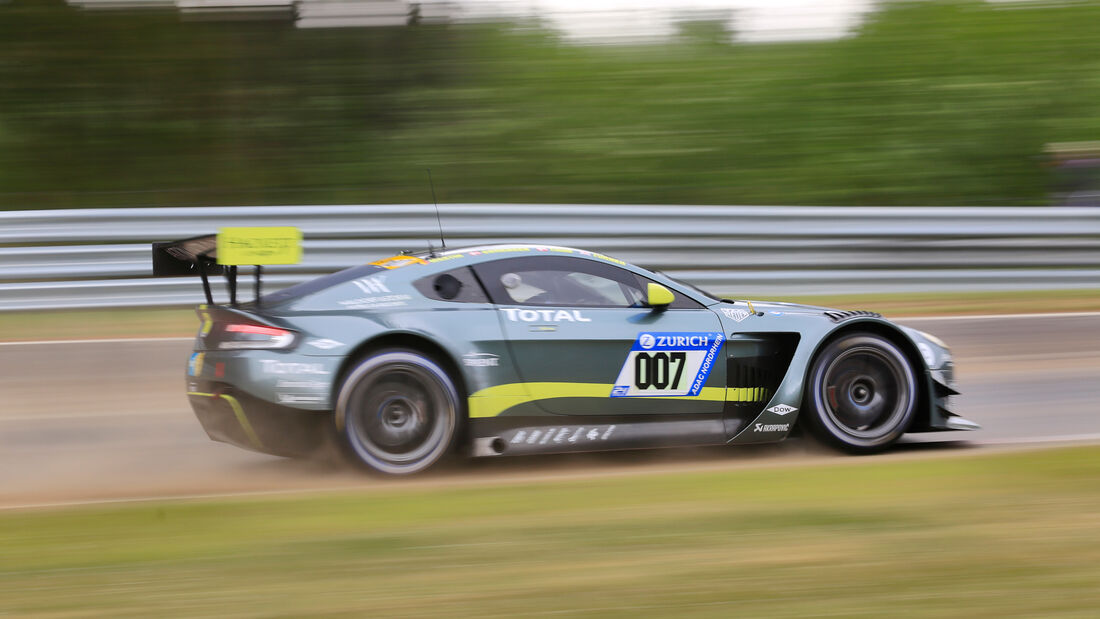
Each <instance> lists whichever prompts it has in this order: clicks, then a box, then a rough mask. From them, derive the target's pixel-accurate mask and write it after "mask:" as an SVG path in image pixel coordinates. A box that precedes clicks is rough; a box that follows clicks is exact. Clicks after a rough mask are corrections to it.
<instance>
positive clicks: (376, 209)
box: [0, 204, 1100, 310]
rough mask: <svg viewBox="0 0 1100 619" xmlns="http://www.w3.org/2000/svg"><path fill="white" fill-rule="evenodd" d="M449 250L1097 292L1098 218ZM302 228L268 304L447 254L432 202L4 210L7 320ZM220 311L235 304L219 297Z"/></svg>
mask: <svg viewBox="0 0 1100 619" xmlns="http://www.w3.org/2000/svg"><path fill="white" fill-rule="evenodd" d="M440 213H441V216H442V223H443V229H444V232H445V234H446V237H447V241H448V245H449V246H451V247H459V246H463V245H475V244H485V243H499V242H509V243H510V242H534V243H545V244H555V245H568V246H575V247H581V248H586V249H592V250H596V251H600V252H603V253H606V254H610V255H613V256H617V257H619V258H622V259H624V260H628V261H630V262H634V263H637V264H641V265H644V266H647V267H650V268H655V269H660V270H662V271H665V272H667V273H669V274H670V275H672V276H674V277H679V278H682V279H685V280H687V281H690V282H692V283H696V284H699V285H700V286H702V287H704V288H707V289H710V290H713V291H715V292H720V293H726V294H732V295H735V296H741V297H745V296H751V295H768V296H776V295H779V296H782V295H793V294H822V293H862V292H929V291H959V290H1021V289H1023V290H1043V289H1071V288H1100V209H1087V208H1035V209H1025V208H1000V207H995V208H986V207H960V208H943V207H932V208H925V207H889V208H876V207H748V206H633V205H573V204H568V205H566V204H557V205H555V204H538V205H507V204H448V205H443V206H441V207H440ZM256 225H264V226H297V227H298V228H300V229H301V230H302V232H303V234H304V237H305V241H304V244H303V246H304V259H303V262H302V264H299V265H290V266H285V267H275V266H273V267H268V268H267V269H265V272H267V273H269V275H267V276H266V277H265V286H266V290H269V291H270V290H275V289H278V288H280V287H282V286H286V285H290V284H293V283H296V282H299V281H304V280H306V279H310V278H312V277H315V276H317V275H320V274H323V273H329V272H332V271H335V270H338V269H341V268H344V267H347V266H350V265H353V264H361V263H363V262H366V261H368V260H372V259H375V258H378V257H384V256H388V255H392V254H395V253H397V252H399V251H401V250H405V249H421V248H426V247H427V246H428V243H429V242H431V243H433V244H435V245H436V246H437V247H438V245H439V237H438V234H439V232H438V227H437V224H436V218H435V210H434V207H433V206H432V205H430V204H414V205H356V206H286V207H206V208H156V209H81V210H55V211H12V212H0V310H16V309H45V308H77V307H121V306H149V305H165V306H168V305H190V304H194V303H197V302H199V300H200V299H201V292H200V290H199V286H198V283H197V282H196V281H192V280H191V279H188V278H182V279H157V280H154V279H152V278H151V266H150V264H151V262H150V244H151V243H152V242H153V241H165V240H174V239H180V238H186V237H189V236H197V235H200V234H209V233H211V232H215V231H217V229H218V228H220V227H223V226H256ZM223 299H224V298H223Z"/></svg>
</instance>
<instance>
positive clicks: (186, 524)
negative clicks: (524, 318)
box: [0, 447, 1100, 617]
mask: <svg viewBox="0 0 1100 619" xmlns="http://www.w3.org/2000/svg"><path fill="white" fill-rule="evenodd" d="M1098 456H1100V448H1096V447H1078V448H1067V449H1058V450H1044V451H1037V452H1024V453H1011V454H1003V453H1002V454H994V455H981V456H974V455H968V456H954V457H947V458H935V459H917V460H892V461H881V462H875V463H867V462H865V461H861V462H856V461H851V462H846V463H843V464H838V465H836V466H826V467H820V466H806V465H801V466H790V467H781V468H767V469H756V470H736V471H724V472H692V473H667V474H660V475H653V476H644V477H643V476H639V477H629V478H602V479H601V478H590V479H586V480H569V481H552V482H546V481H542V482H538V481H536V482H529V483H519V484H515V485H500V486H467V487H461V488H440V487H438V485H436V484H430V485H417V484H412V485H402V486H400V487H390V488H387V487H385V485H384V484H382V483H380V484H379V488H377V489H375V490H371V491H366V492H359V493H348V494H334V495H324V496H316V495H315V496H310V497H278V498H263V499H257V498H250V499H243V498H242V499H229V500H217V501H197V502H166V503H139V504H127V505H113V506H96V507H81V508H73V509H66V510H49V511H29V512H6V513H0V547H3V548H4V549H5V551H4V553H3V554H2V555H0V612H6V613H12V614H43V615H50V616H63V615H70V614H79V615H88V614H91V615H111V616H153V615H156V616H162V617H163V616H206V615H217V616H219V617H236V616H255V615H279V616H307V615H308V616H315V617H317V616H427V615H432V616H448V617H463V616H476V617H492V616H500V615H535V614H567V615H582V616H601V617H606V616H623V617H626V616H630V617H635V616H639V615H649V616H666V615H674V616H678V617H682V616H700V617H702V616H731V615H734V614H736V615H738V616H763V615H765V614H767V615H768V616H798V617H802V616H810V615H813V616H845V617H864V616H866V617H879V616H886V615H889V616H906V617H925V616H936V617H940V616H950V615H964V614H965V615H967V616H990V617H994V616H996V617H1005V616H1043V617H1053V616H1088V615H1090V613H1092V612H1094V611H1095V610H1096V608H1100V589H1097V587H1096V583H1097V582H1100V536H1098V535H1097V526H1098V525H1097V520H1096V514H1097V513H1100V457H1098ZM869 464H870V465H869Z"/></svg>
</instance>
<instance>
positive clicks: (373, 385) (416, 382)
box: [336, 350, 462, 475]
mask: <svg viewBox="0 0 1100 619" xmlns="http://www.w3.org/2000/svg"><path fill="white" fill-rule="evenodd" d="M461 410H462V408H461V406H460V403H459V396H458V390H457V389H456V388H455V385H454V381H453V380H452V379H451V377H450V376H449V375H448V374H447V372H446V371H445V370H444V369H443V368H442V367H441V366H440V365H439V364H438V363H436V362H435V361H433V360H432V359H430V358H428V357H426V356H424V355H423V354H421V353H419V352H416V351H412V350H386V351H381V352H378V353H375V354H372V355H371V356H369V357H367V358H365V359H363V360H362V361H360V362H359V363H358V364H357V365H356V366H355V367H354V368H352V370H351V371H350V372H349V373H348V376H347V378H346V379H345V380H344V383H343V386H342V387H341V388H340V394H339V397H338V399H337V404H336V424H337V428H338V429H339V430H341V432H340V435H341V437H342V440H343V442H344V447H345V451H346V452H347V453H348V455H350V456H351V457H352V459H353V460H355V461H357V462H358V463H360V464H363V465H365V466H367V467H369V468H371V469H373V470H376V471H379V472H382V473H387V474H391V475H403V474H409V473H416V472H419V471H423V470H425V469H427V468H429V467H430V466H432V465H433V464H435V463H436V462H438V461H439V459H440V458H442V457H443V456H444V455H446V454H447V453H448V452H450V451H451V448H452V446H453V443H454V441H455V436H456V435H457V434H458V432H457V430H458V427H459V423H460V418H459V415H460V411H461Z"/></svg>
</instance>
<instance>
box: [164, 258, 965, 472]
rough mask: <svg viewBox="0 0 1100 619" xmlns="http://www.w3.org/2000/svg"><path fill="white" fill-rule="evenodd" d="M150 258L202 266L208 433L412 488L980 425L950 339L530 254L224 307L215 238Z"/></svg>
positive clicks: (363, 273)
mask: <svg viewBox="0 0 1100 619" xmlns="http://www.w3.org/2000/svg"><path fill="white" fill-rule="evenodd" d="M157 245H158V246H159V247H156V246H155V248H154V262H157V261H158V260H159V262H160V267H159V273H158V274H161V275H164V274H181V273H192V274H193V273H194V272H195V269H196V267H197V268H198V270H199V271H201V272H200V273H199V274H200V275H202V277H203V282H204V285H205V286H206V291H207V299H208V302H207V303H206V304H204V305H200V306H199V307H198V309H197V313H198V315H199V318H200V321H201V327H200V329H199V332H198V335H197V337H196V339H195V349H194V353H193V354H192V355H191V357H190V359H189V361H188V364H187V395H188V398H189V399H190V403H191V406H192V407H193V408H194V411H195V414H196V415H197V417H198V419H199V421H200V422H201V424H202V426H203V428H204V429H205V431H206V432H207V434H208V435H209V436H210V438H212V439H214V440H216V441H224V442H227V443H232V444H234V445H238V446H240V447H245V448H248V449H253V450H256V451H260V452H266V453H270V454H277V455H282V456H299V455H308V454H311V453H315V452H317V451H319V450H326V449H329V448H331V447H336V448H338V449H339V450H340V451H342V452H343V453H344V454H346V455H347V456H348V457H350V458H351V459H352V460H353V461H354V462H356V463H358V464H361V465H363V466H365V467H367V468H368V469H373V470H374V471H379V472H382V473H387V474H410V473H416V472H419V471H423V470H425V469H428V468H429V467H431V466H432V465H434V464H436V463H437V462H439V461H440V460H441V459H442V458H444V457H445V456H448V455H449V454H457V455H466V456H474V457H501V456H515V455H524V454H536V453H555V452H575V451H596V450H613V449H635V448H650V447H667V446H689V445H742V444H755V443H771V442H776V441H781V440H783V439H785V438H787V437H788V436H790V435H791V434H792V432H795V430H796V429H799V430H805V431H807V432H808V433H809V434H811V435H812V436H814V437H816V438H817V439H818V440H820V441H822V442H824V443H826V444H828V445H831V446H833V447H836V448H839V449H841V450H845V451H848V452H852V453H857V454H862V453H872V452H878V451H881V450H883V449H886V448H887V447H889V446H890V445H892V444H893V443H894V442H895V441H897V440H898V438H899V437H901V436H902V434H904V433H907V432H928V431H941V430H970V429H975V428H977V427H978V426H977V424H975V423H973V422H971V421H968V420H966V419H964V418H962V417H960V416H958V415H956V414H954V413H953V412H951V410H950V406H949V402H950V398H951V396H953V395H956V394H957V392H956V390H955V384H954V376H953V363H952V358H951V353H950V351H949V350H948V348H947V346H945V345H944V343H943V342H941V341H940V340H939V339H937V338H935V337H934V336H932V335H929V334H926V333H922V332H919V331H916V330H913V329H909V328H906V327H902V326H899V325H896V324H894V323H892V322H890V321H888V320H885V319H884V318H882V316H880V315H879V314H876V313H872V312H865V311H839V310H833V309H827V308H821V307H811V306H806V305H796V304H791V303H774V302H763V301H746V300H732V299H722V298H718V297H715V296H712V295H710V294H708V293H706V292H703V291H702V290H699V289H698V288H695V287H694V286H691V285H689V284H686V283H683V282H680V281H677V280H675V279H673V278H671V277H668V276H666V275H664V274H662V273H660V272H655V271H650V270H647V269H644V268H641V267H638V266H634V265H632V264H628V263H626V262H624V261H622V260H618V259H616V258H613V257H610V256H607V255H604V254H602V253H598V252H593V251H585V250H580V249H573V248H568V247H556V246H548V245H530V244H516V245H491V246H479V247H468V248H463V249H450V250H441V251H435V250H428V251H424V252H416V253H409V254H402V255H398V256H394V257H390V258H385V259H382V260H377V261H374V262H371V263H369V264H363V265H361V266H355V267H352V268H349V269H346V270H343V271H339V272H337V273H333V274H330V275H325V276H323V277H319V278H317V279H314V280H311V281H307V282H304V283H300V284H297V285H293V286H290V287H289V288H285V289H283V290H279V291H277V292H274V293H271V294H267V295H259V294H258V296H257V298H256V299H255V300H254V301H250V302H237V300H236V283H235V274H236V269H237V267H236V266H228V265H226V264H224V262H225V261H221V262H223V264H221V265H219V264H217V263H218V262H219V261H218V259H217V253H218V252H223V253H224V252H226V251H228V249H223V248H222V244H221V243H220V242H218V243H217V247H215V237H213V236H210V237H199V238H197V239H188V240H185V241H178V242H173V243H162V244H157ZM226 247H229V246H228V245H226ZM169 262H172V263H175V264H176V266H175V267H172V268H169V267H168V266H166V265H167V264H168V263H169ZM173 269H175V270H173ZM154 270H155V271H157V269H154ZM219 270H221V271H223V272H227V273H232V275H233V276H234V277H230V293H231V295H232V301H231V302H230V303H229V304H223V305H216V304H214V303H213V301H212V298H211V297H210V291H209V283H208V280H207V277H208V275H212V274H213V273H215V272H218V271H219ZM257 293H259V267H257Z"/></svg>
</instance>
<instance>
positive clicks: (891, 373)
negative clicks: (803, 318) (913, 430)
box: [806, 333, 917, 453]
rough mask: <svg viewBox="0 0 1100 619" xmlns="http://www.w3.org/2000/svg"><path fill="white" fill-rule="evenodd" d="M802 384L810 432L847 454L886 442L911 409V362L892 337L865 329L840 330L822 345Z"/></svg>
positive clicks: (902, 429) (906, 420)
mask: <svg viewBox="0 0 1100 619" xmlns="http://www.w3.org/2000/svg"><path fill="white" fill-rule="evenodd" d="M806 387H807V390H806V408H807V409H808V410H807V412H808V413H809V414H808V415H807V416H806V420H807V425H808V427H809V429H810V431H811V432H812V433H813V434H814V435H815V436H816V437H817V438H818V439H819V440H821V441H823V442H825V443H827V444H829V445H832V446H834V447H838V448H840V449H843V450H845V451H849V452H852V453H873V452H876V451H881V450H882V449H885V448H886V447H888V446H890V445H892V444H893V443H894V442H895V441H897V439H898V438H899V437H901V435H902V433H904V432H905V430H906V429H908V427H909V424H910V423H911V422H912V420H913V416H914V414H915V412H916V408H917V376H916V372H915V371H914V370H913V365H912V364H911V363H910V362H909V360H908V358H906V356H905V353H903V352H902V351H901V350H900V349H899V348H898V347H897V346H896V345H895V344H894V343H893V342H891V341H890V340H888V339H886V338H883V337H881V336H878V335H874V334H871V333H851V334H848V335H843V336H841V337H839V338H837V339H836V340H833V341H832V342H830V343H829V344H828V345H826V346H825V348H824V349H822V350H821V352H820V353H819V354H818V356H817V358H816V359H814V363H813V367H812V369H811V371H810V376H809V379H808V381H807V385H806Z"/></svg>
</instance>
